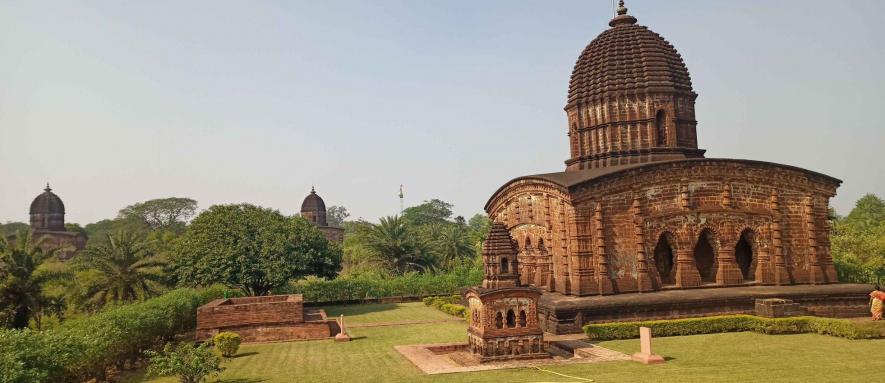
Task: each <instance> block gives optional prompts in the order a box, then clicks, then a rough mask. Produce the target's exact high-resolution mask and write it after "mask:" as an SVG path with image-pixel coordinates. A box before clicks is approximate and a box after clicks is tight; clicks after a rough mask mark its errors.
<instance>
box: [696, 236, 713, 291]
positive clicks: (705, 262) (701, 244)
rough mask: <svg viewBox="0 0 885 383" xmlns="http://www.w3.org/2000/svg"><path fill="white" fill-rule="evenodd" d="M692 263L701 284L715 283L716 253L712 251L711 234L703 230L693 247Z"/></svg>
mask: <svg viewBox="0 0 885 383" xmlns="http://www.w3.org/2000/svg"><path fill="white" fill-rule="evenodd" d="M694 263H695V266H697V268H698V274H700V276H701V281H702V282H716V251H715V250H714V249H713V232H712V231H710V229H704V230H703V231H701V234H700V235H699V236H698V243H697V244H696V245H695V247H694Z"/></svg>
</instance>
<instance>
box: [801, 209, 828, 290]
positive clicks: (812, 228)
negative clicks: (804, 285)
mask: <svg viewBox="0 0 885 383" xmlns="http://www.w3.org/2000/svg"><path fill="white" fill-rule="evenodd" d="M802 217H803V220H804V221H805V225H804V226H805V238H806V239H805V243H806V251H807V252H808V256H807V257H806V262H808V264H809V279H810V282H811V284H819V283H827V282H828V280H827V275H826V271H824V269H823V267H822V266H823V265H821V262H820V258H819V254H818V251H817V250H818V244H817V232H816V231H817V230H816V226H817V222H815V219H814V201H813V200H812V199H811V196H810V195H808V196H805V197H804V198H803V199H802Z"/></svg>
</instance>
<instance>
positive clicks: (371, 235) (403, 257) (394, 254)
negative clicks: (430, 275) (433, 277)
mask: <svg viewBox="0 0 885 383" xmlns="http://www.w3.org/2000/svg"><path fill="white" fill-rule="evenodd" d="M364 230H365V231H366V232H365V233H363V234H364V235H365V238H366V247H367V248H368V249H369V250H370V251H372V252H373V253H374V255H375V256H376V257H377V258H378V259H379V260H380V261H381V262H384V263H385V264H387V266H388V267H390V268H391V269H392V270H393V271H395V272H396V273H399V274H403V273H406V272H409V271H433V270H434V269H435V267H436V264H437V260H436V258H435V257H434V256H433V254H432V252H431V251H430V245H429V243H428V242H427V240H426V239H424V237H423V236H421V235H417V233H414V232H413V230H411V229H410V228H409V226H408V225H406V223H405V221H403V219H402V218H401V217H398V216H392V217H385V218H381V221H380V222H379V223H378V224H370V225H365V226H364Z"/></svg>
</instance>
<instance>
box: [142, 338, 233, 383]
mask: <svg viewBox="0 0 885 383" xmlns="http://www.w3.org/2000/svg"><path fill="white" fill-rule="evenodd" d="M146 354H147V355H148V358H150V365H148V370H147V375H148V376H152V377H153V376H177V377H178V379H179V381H180V382H181V383H201V382H203V381H204V380H206V378H208V377H210V376H212V375H217V374H218V373H220V372H222V371H224V367H221V357H219V356H218V355H217V354H215V352H213V351H212V350H211V349H210V348H209V346H208V344H206V343H204V344H202V345H200V346H198V347H194V345H192V344H189V343H187V342H182V343H179V344H178V345H177V346H175V347H173V346H172V345H171V344H166V346H165V347H163V352H154V351H147V352H146Z"/></svg>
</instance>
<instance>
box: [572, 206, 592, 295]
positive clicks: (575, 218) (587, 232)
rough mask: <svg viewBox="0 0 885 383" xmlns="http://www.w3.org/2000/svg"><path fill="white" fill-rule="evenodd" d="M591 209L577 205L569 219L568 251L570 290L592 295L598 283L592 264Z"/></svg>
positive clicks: (577, 293) (573, 292) (575, 292)
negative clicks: (569, 257)
mask: <svg viewBox="0 0 885 383" xmlns="http://www.w3.org/2000/svg"><path fill="white" fill-rule="evenodd" d="M591 220H592V217H591V211H590V209H589V208H586V207H581V208H580V211H578V207H576V208H575V211H574V212H573V214H572V215H571V218H570V219H569V225H570V226H571V227H572V228H573V230H572V231H571V233H572V237H571V241H569V249H570V251H569V253H570V256H571V262H570V264H569V266H570V268H571V273H570V274H569V276H570V277H571V290H570V292H571V293H572V294H575V295H580V296H583V295H592V294H597V293H598V292H599V284H598V283H596V279H595V277H596V275H595V274H596V269H595V268H594V265H593V228H592V227H591V226H592V225H591Z"/></svg>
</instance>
